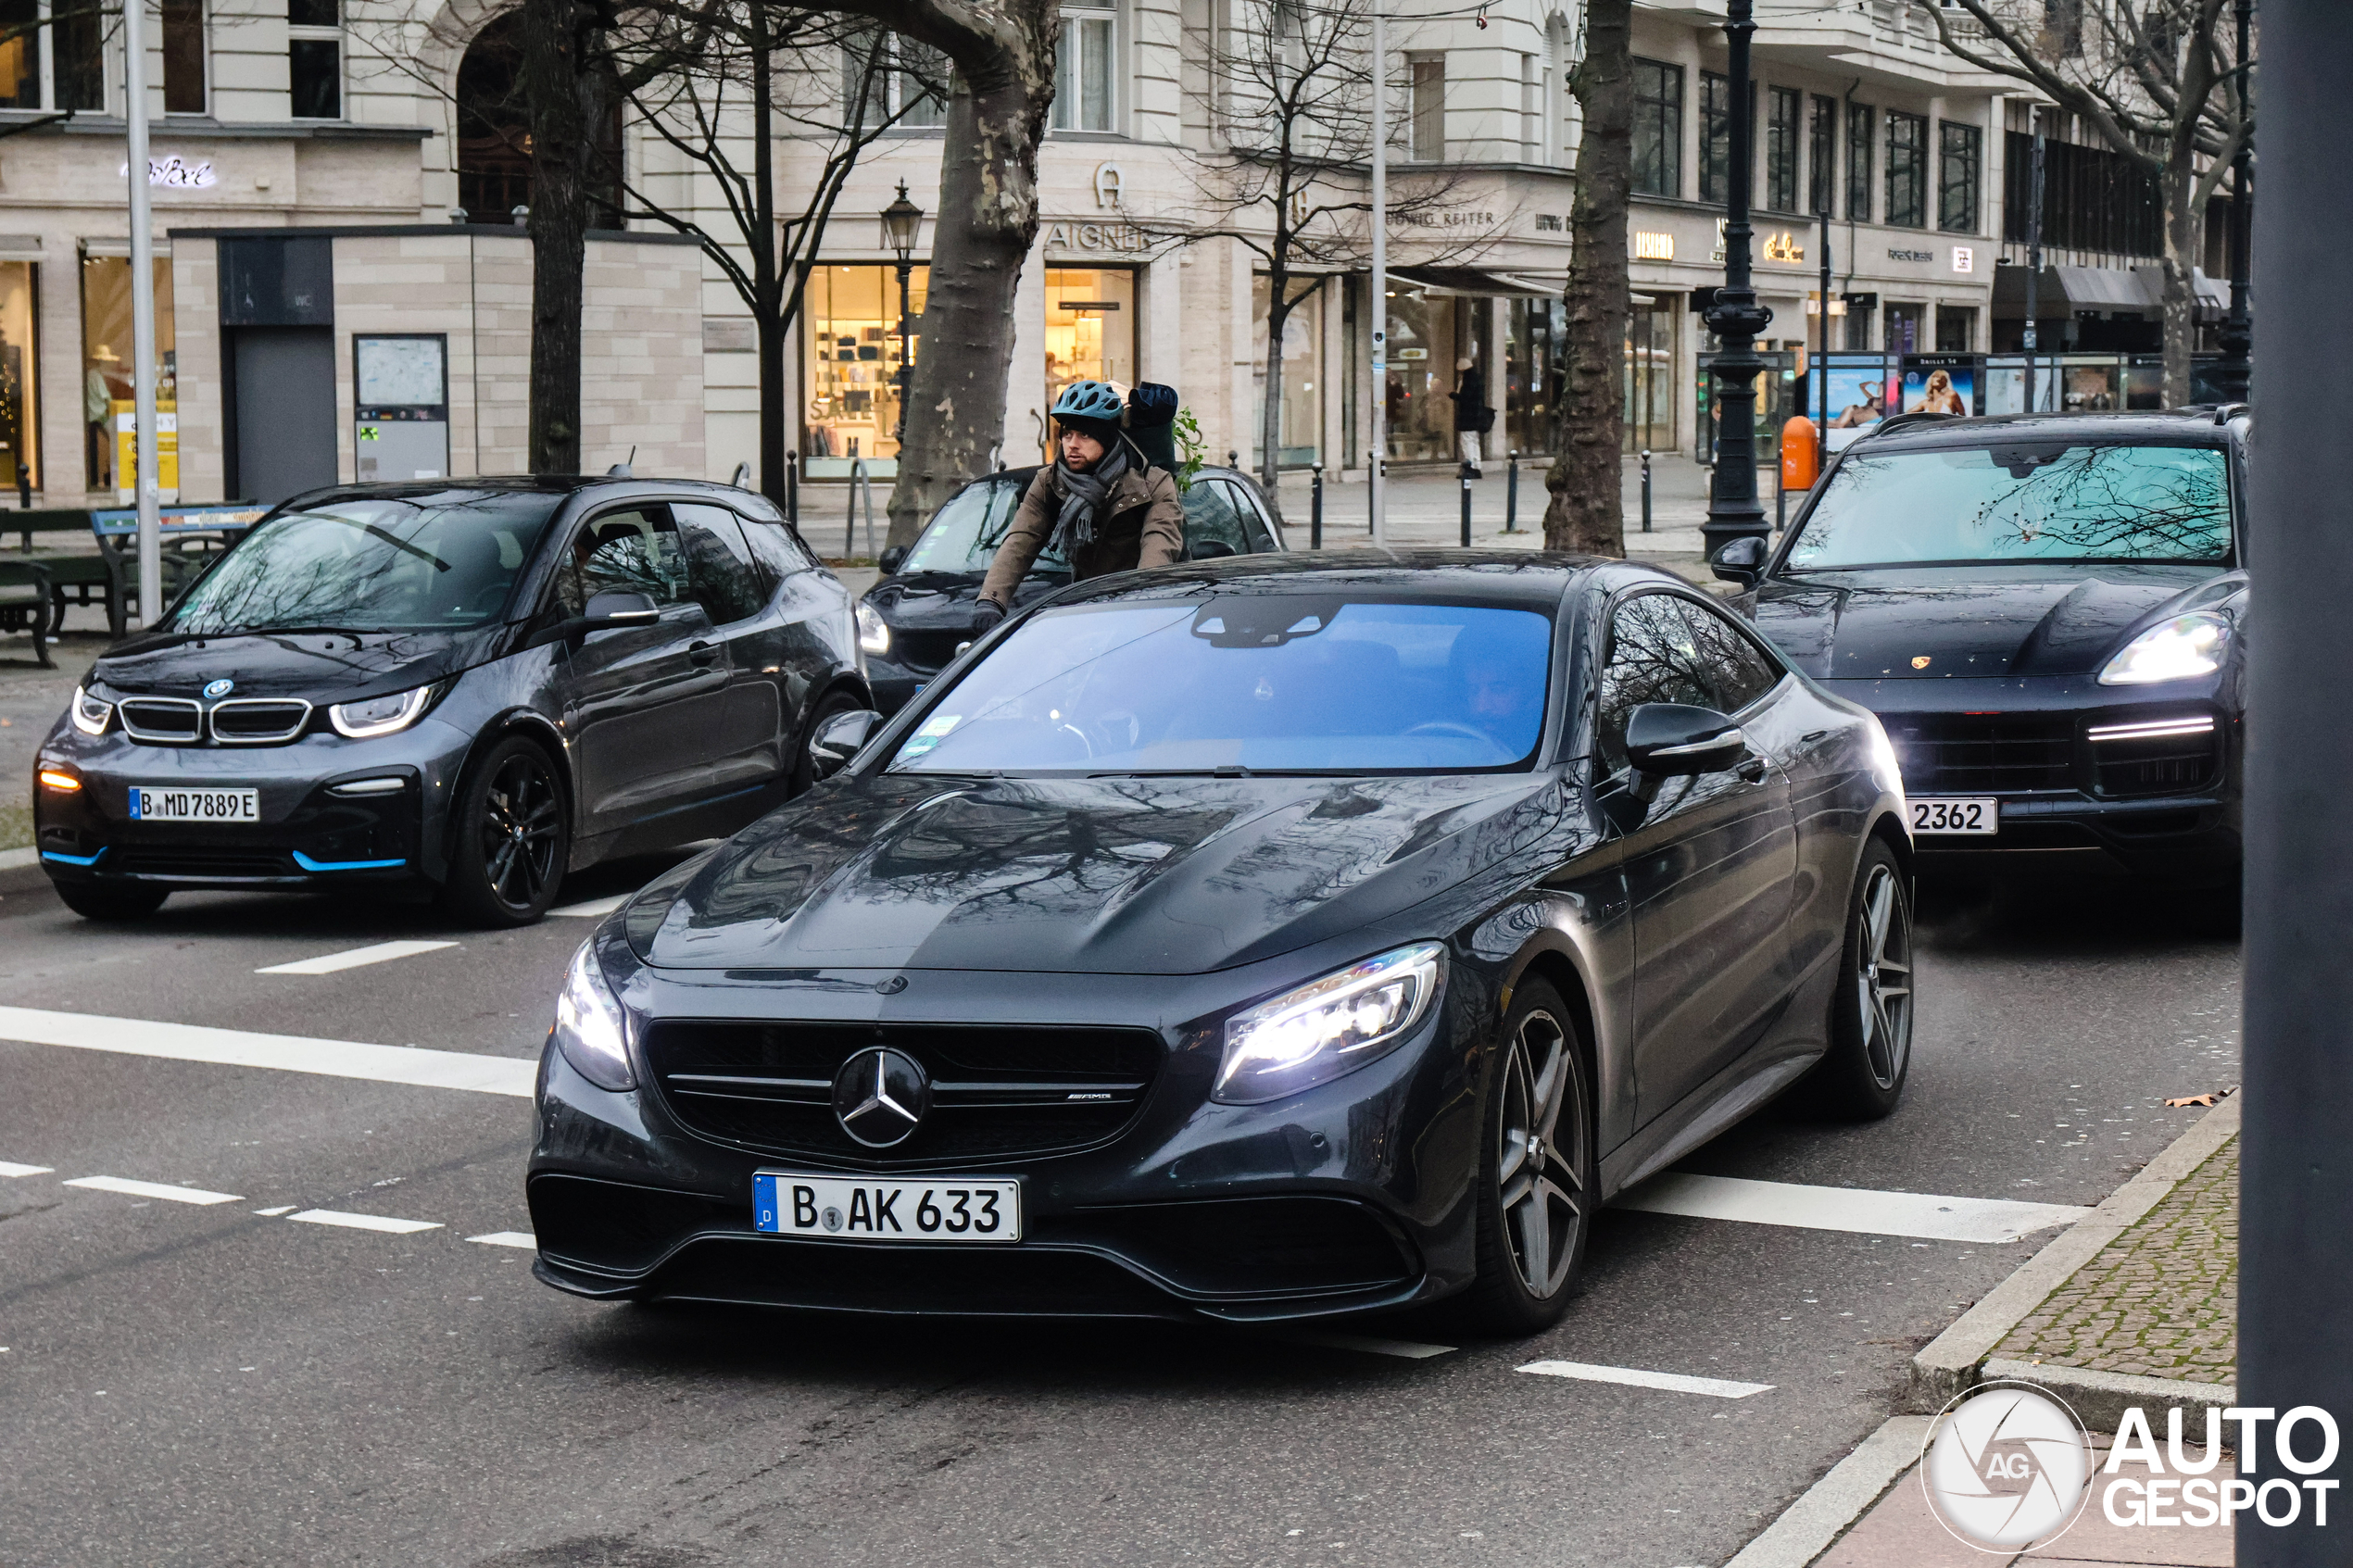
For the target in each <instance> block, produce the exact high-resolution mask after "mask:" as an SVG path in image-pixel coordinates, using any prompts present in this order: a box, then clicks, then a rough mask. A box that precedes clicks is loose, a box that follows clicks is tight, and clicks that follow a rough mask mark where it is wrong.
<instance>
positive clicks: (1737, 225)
mask: <svg viewBox="0 0 2353 1568" xmlns="http://www.w3.org/2000/svg"><path fill="white" fill-rule="evenodd" d="M1755 31H1756V18H1755V0H1729V3H1728V5H1727V6H1726V8H1725V21H1724V37H1725V40H1726V42H1727V43H1728V44H1730V54H1731V91H1732V104H1731V110H1732V127H1731V147H1730V152H1731V166H1732V167H1731V169H1730V175H1731V178H1730V181H1729V182H1728V184H1729V186H1730V189H1729V190H1728V191H1727V192H1726V194H1725V202H1724V285H1723V287H1721V288H1719V289H1718V290H1717V291H1716V298H1715V300H1714V301H1713V302H1712V303H1710V304H1709V306H1708V307H1707V312H1706V316H1707V325H1708V330H1709V331H1711V332H1714V333H1715V334H1716V336H1717V338H1718V341H1719V342H1720V343H1721V344H1722V345H1723V346H1722V347H1721V349H1720V350H1718V353H1717V356H1716V361H1715V366H1714V369H1715V373H1716V425H1717V435H1716V477H1715V480H1714V482H1713V483H1711V484H1710V485H1709V486H1708V495H1707V521H1705V522H1704V523H1702V524H1701V525H1700V534H1701V537H1702V538H1703V539H1704V540H1705V548H1706V553H1707V555H1708V557H1709V558H1711V559H1712V558H1714V557H1715V555H1716V552H1717V551H1718V550H1720V549H1722V548H1723V547H1724V546H1726V545H1727V544H1729V543H1730V542H1731V541H1732V540H1734V539H1745V538H1751V537H1755V538H1759V539H1761V538H1763V537H1765V532H1766V530H1765V508H1763V507H1761V506H1759V505H1758V504H1757V499H1756V378H1757V377H1758V376H1760V375H1762V374H1764V372H1765V361H1764V360H1762V359H1760V358H1757V355H1756V334H1757V333H1759V332H1763V331H1764V330H1765V329H1766V328H1767V327H1768V326H1770V325H1771V324H1772V320H1773V313H1772V312H1771V311H1770V310H1768V309H1766V308H1765V307H1763V306H1761V305H1759V304H1757V303H1756V291H1755V288H1753V287H1751V286H1750V281H1749V254H1748V242H1749V232H1750V231H1749V222H1748V203H1749V191H1750V185H1751V180H1750V176H1751V175H1752V174H1753V173H1754V169H1753V167H1752V166H1753V165H1754V164H1755V148H1754V146H1753V145H1752V143H1753V141H1754V138H1753V137H1752V135H1751V134H1750V131H1751V125H1750V121H1751V120H1752V119H1754V118H1755V117H1754V116H1753V115H1752V114H1751V112H1750V102H1749V101H1750V98H1751V97H1752V95H1753V94H1752V92H1751V86H1752V84H1751V82H1750V81H1749V69H1748V56H1749V43H1750V40H1751V39H1752V38H1753V37H1754V35H1755ZM1702 134H1705V130H1704V129H1703V132H1702Z"/></svg>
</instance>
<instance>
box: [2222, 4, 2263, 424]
mask: <svg viewBox="0 0 2353 1568" xmlns="http://www.w3.org/2000/svg"><path fill="white" fill-rule="evenodd" d="M2236 10H2237V21H2238V35H2239V37H2238V44H2239V52H2238V65H2239V80H2238V102H2239V123H2240V124H2242V125H2244V124H2246V110H2247V73H2246V61H2247V53H2248V49H2249V46H2250V44H2251V43H2252V40H2251V39H2250V37H2249V33H2250V31H2251V25H2250V24H2251V23H2252V22H2253V19H2254V14H2255V6H2254V0H2238V5H2237V7H2236ZM2254 175H2255V149H2254V147H2253V146H2252V145H2250V144H2249V139H2247V138H2245V137H2242V138H2241V139H2240V141H2239V150H2238V153H2237V155H2236V156H2235V157H2233V158H2232V159H2231V313H2230V314H2229V315H2228V316H2226V317H2224V318H2223V320H2222V331H2221V349H2222V358H2221V363H2219V364H2217V365H2216V366H2215V367H2214V371H2213V375H2214V390H2215V394H2216V395H2218V396H2219V397H2220V398H2221V400H2222V401H2223V402H2225V403H2244V402H2246V397H2247V393H2248V391H2249V389H2250V388H2251V387H2252V386H2253V384H2254V380H2255V371H2254V366H2253V365H2252V364H2251V363H2250V362H2249V359H2248V352H2249V351H2250V350H2251V349H2252V348H2253V347H2254V346H2255V326H2254V323H2253V322H2252V321H2251V320H2249V319H2248V317H2247V310H2246V303H2247V301H2246V290H2247V277H2246V272H2247V251H2248V249H2249V246H2248V245H2247V239H2248V235H2249V228H2248V224H2249V221H2250V220H2251V219H2252V217H2253V211H2252V208H2253V207H2254V202H2253V199H2252V198H2253V194H2254V186H2253V183H2252V182H2253V179H2254Z"/></svg>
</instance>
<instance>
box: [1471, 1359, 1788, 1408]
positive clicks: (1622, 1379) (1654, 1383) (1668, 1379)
mask: <svg viewBox="0 0 2353 1568" xmlns="http://www.w3.org/2000/svg"><path fill="white" fill-rule="evenodd" d="M1513 1370H1515V1371H1517V1372H1532V1373H1534V1374H1536V1375H1537V1376H1539V1377H1574V1378H1577V1379H1579V1380H1580V1381H1582V1382H1586V1383H1622V1384H1624V1385H1626V1386H1628V1387H1629V1388H1663V1389H1665V1390H1666V1391H1667V1392H1668V1393H1670V1394H1705V1395H1707V1396H1709V1397H1710V1398H1711V1399H1747V1398H1748V1397H1749V1396H1750V1395H1751V1394H1769V1393H1771V1392H1772V1389H1773V1386H1772V1385H1771V1384H1769V1383H1733V1382H1730V1381H1729V1380H1727V1379H1725V1378H1721V1377H1686V1376H1684V1375H1683V1374H1681V1373H1677V1372H1642V1371H1639V1370H1637V1369H1635V1368H1633V1367H1622V1366H1592V1365H1589V1364H1587V1363H1586V1362H1584V1361H1530V1362H1529V1363H1528V1364H1527V1365H1526V1366H1524V1367H1516V1368H1514V1369H1513Z"/></svg>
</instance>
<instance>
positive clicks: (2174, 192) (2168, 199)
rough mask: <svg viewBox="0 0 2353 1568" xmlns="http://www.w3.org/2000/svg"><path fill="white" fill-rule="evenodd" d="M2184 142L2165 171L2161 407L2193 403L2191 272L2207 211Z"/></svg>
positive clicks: (2193, 276)
mask: <svg viewBox="0 0 2353 1568" xmlns="http://www.w3.org/2000/svg"><path fill="white" fill-rule="evenodd" d="M2191 157H2192V153H2191V149H2190V147H2189V144H2188V142H2187V140H2186V139H2184V140H2183V149H2182V153H2181V155H2180V156H2179V157H2176V158H2174V159H2173V160H2172V161H2171V162H2170V163H2168V164H2167V166H2166V169H2165V175H2164V182H2165V257H2164V260H2163V263H2162V266H2163V288H2162V291H2161V293H2160V295H2159V304H2160V306H2161V307H2162V309H2163V313H2164V320H2165V329H2164V330H2165V392H2164V397H2165V406H2166V407H2167V408H2180V407H2181V406H2182V405H2183V404H2184V403H2188V402H2191V401H2193V396H2192V394H2191V391H2190V349H2191V346H2192V345H2195V344H2196V342H2197V287H2196V278H2197V275H2196V272H2195V271H2194V270H2193V269H2194V268H2196V265H2197V262H2198V257H2199V254H2200V252H2202V251H2203V250H2204V249H2205V238H2206V234H2205V228H2206V224H2205V221H2204V220H2205V216H2206V215H2205V214H2204V213H2202V212H2200V211H2199V210H2198V209H2197V206H2196V194H2197V170H2196V167H2195V166H2194V165H2193V164H2192V162H2191Z"/></svg>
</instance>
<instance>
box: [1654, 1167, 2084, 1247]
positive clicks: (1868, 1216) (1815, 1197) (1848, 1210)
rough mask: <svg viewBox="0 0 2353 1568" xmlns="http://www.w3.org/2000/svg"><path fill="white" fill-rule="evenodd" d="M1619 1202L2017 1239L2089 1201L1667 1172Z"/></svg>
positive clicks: (1892, 1231)
mask: <svg viewBox="0 0 2353 1568" xmlns="http://www.w3.org/2000/svg"><path fill="white" fill-rule="evenodd" d="M1615 1201H1616V1204H1617V1207H1618V1208H1620V1209H1639V1210H1642V1211H1643V1212H1645V1213H1651V1214H1681V1215H1684V1216H1686V1217H1688V1218H1691V1219H1695V1220H1739V1221H1743V1222H1744V1223H1749V1224H1757V1225H1790V1226H1794V1227H1796V1228H1797V1229H1800V1230H1813V1231H1852V1232H1857V1233H1860V1234H1862V1235H1866V1236H1924V1237H1926V1238H1928V1239H1930V1240H1932V1241H1975V1242H1985V1243H1993V1244H1998V1243H2001V1242H2009V1241H2017V1240H2019V1239H2020V1237H2022V1236H2031V1235H2032V1234H2033V1233H2034V1232H2036V1231H2041V1230H2050V1229H2052V1228H2053V1227H2055V1226H2058V1225H2071V1224H2073V1223H2075V1222H2076V1221H2078V1220H2080V1219H2082V1218H2083V1216H2085V1215H2086V1214H2089V1213H2090V1212H2091V1210H2089V1209H2078V1208H2072V1207H2070V1206H2068V1205H2066V1204H2059V1203H2028V1202H2024V1201H2022V1200H2020V1199H2017V1198H1945V1197H1940V1196H1938V1195H1937V1194H1934V1193H1925V1192H1875V1191H1871V1190H1869V1189H1868V1188H1860V1187H1824V1186H1806V1185H1802V1184H1800V1183H1796V1182H1755V1181H1749V1180H1747V1179H1745V1178H1744V1177H1740V1176H1694V1175H1688V1174H1684V1173H1680V1172H1670V1173H1667V1174H1666V1175H1663V1176H1656V1177H1654V1178H1653V1179H1651V1180H1650V1181H1647V1182H1644V1183H1643V1184H1642V1185H1641V1186H1639V1187H1636V1188H1634V1189H1633V1190H1632V1191H1630V1192H1625V1193H1620V1194H1619V1195H1618V1196H1617V1199H1616V1200H1615Z"/></svg>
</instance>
